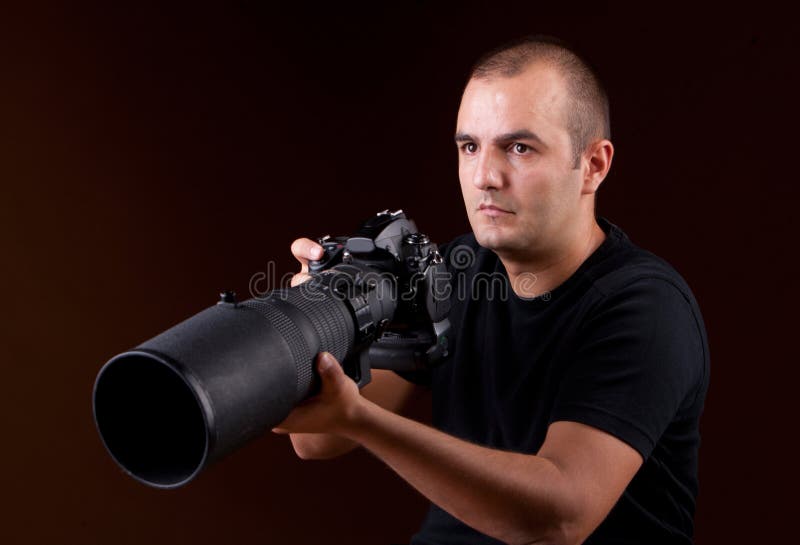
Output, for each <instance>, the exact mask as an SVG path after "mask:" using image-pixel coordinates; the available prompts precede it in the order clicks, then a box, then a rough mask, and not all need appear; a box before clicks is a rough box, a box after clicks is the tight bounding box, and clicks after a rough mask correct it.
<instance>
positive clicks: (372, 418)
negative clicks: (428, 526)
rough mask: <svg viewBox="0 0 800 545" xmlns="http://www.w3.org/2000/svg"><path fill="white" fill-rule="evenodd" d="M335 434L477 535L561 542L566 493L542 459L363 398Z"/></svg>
mask: <svg viewBox="0 0 800 545" xmlns="http://www.w3.org/2000/svg"><path fill="white" fill-rule="evenodd" d="M340 432H341V434H342V435H343V436H345V437H348V438H349V439H351V440H353V441H356V442H358V443H360V444H361V445H363V446H364V447H366V448H367V449H368V450H370V451H371V452H372V453H374V454H375V455H376V456H377V457H378V458H380V459H381V460H383V461H384V462H385V463H386V464H387V465H389V466H390V467H391V468H392V469H394V470H395V471H396V472H397V473H398V474H399V475H400V476H401V477H403V478H404V479H405V480H406V481H408V482H409V483H410V484H411V485H412V486H414V487H415V488H416V489H417V490H419V491H420V492H421V493H422V494H423V495H425V496H426V497H427V498H428V499H430V500H431V501H432V502H434V503H435V504H437V505H438V506H440V507H441V508H443V509H445V510H446V511H448V512H449V513H451V514H452V515H453V516H455V517H456V518H458V519H460V520H461V521H463V522H464V523H466V524H468V525H470V526H472V527H473V528H475V529H477V530H478V531H481V532H483V533H485V534H487V535H489V536H492V537H495V538H497V539H500V540H503V541H505V542H508V543H540V542H541V543H561V542H563V541H564V521H565V520H569V513H570V512H571V510H572V506H571V505H570V504H571V502H570V500H569V496H570V494H569V490H568V486H567V484H566V480H565V479H564V478H563V476H562V474H561V473H560V471H559V469H558V467H556V466H555V465H554V464H553V463H552V462H550V461H549V460H547V459H545V458H542V457H538V456H532V455H526V454H520V453H514V452H505V451H500V450H494V449H489V448H486V447H482V446H479V445H475V444H472V443H469V442H466V441H462V440H460V439H457V438H455V437H452V436H450V435H447V434H445V433H442V432H440V431H438V430H435V429H433V428H430V427H428V426H424V425H422V424H420V423H418V422H415V421H413V420H409V419H407V418H404V417H402V416H399V415H396V414H393V413H391V412H389V411H386V410H384V409H382V408H381V407H379V406H377V405H375V404H374V403H371V402H369V401H368V400H364V403H362V404H360V408H359V411H358V413H357V415H356V416H355V418H353V420H352V422H351V423H349V424H348V425H347V426H346V428H345V429H343V430H340ZM523 476H524V477H523Z"/></svg>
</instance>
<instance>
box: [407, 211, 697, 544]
mask: <svg viewBox="0 0 800 545" xmlns="http://www.w3.org/2000/svg"><path fill="white" fill-rule="evenodd" d="M598 223H599V224H600V226H601V227H602V228H603V230H604V231H605V232H606V235H607V237H606V240H605V241H604V242H603V243H602V244H601V245H600V247H599V248H598V249H597V250H596V251H595V252H594V253H593V254H592V255H591V256H590V257H589V258H588V259H587V260H586V261H585V262H584V263H583V264H582V265H581V266H580V268H579V269H578V270H577V271H576V272H575V273H574V274H573V275H572V276H571V277H570V278H569V279H567V280H566V281H565V282H564V283H563V284H561V285H560V286H558V287H557V288H556V289H554V290H553V291H552V292H550V293H547V294H544V295H541V296H539V297H536V298H532V299H524V298H520V297H518V296H517V295H516V294H515V293H514V291H513V290H512V289H511V288H510V284H509V282H508V275H507V273H506V271H505V268H504V267H503V264H502V263H501V262H500V260H499V259H498V258H497V256H496V254H495V253H494V252H492V251H490V250H488V249H486V248H482V247H481V246H479V245H478V243H477V242H476V240H475V237H474V235H472V234H468V235H463V236H461V237H458V238H456V239H455V240H453V241H451V242H450V243H449V244H446V245H444V246H443V248H442V249H443V254H444V257H445V260H446V263H447V265H448V270H449V271H450V273H451V284H450V288H451V290H452V291H451V295H450V299H451V304H452V310H451V313H450V320H451V323H452V326H453V327H452V333H453V334H452V339H451V350H450V355H449V357H448V358H447V359H446V360H445V361H444V362H443V363H442V364H441V365H440V366H438V367H436V368H434V369H432V370H430V371H429V372H424V373H417V374H413V375H409V374H404V376H406V378H408V379H410V380H412V381H414V382H418V383H422V384H426V385H429V386H430V387H431V389H432V397H433V424H434V426H435V427H437V428H438V429H440V430H442V431H444V432H446V433H449V434H451V435H454V436H456V437H459V438H462V439H465V440H467V441H470V442H473V443H477V444H480V445H485V446H488V447H491V448H497V449H503V450H511V451H516V452H523V453H530V454H535V453H537V452H538V451H539V449H540V447H541V445H542V443H543V441H544V438H545V434H546V432H547V427H548V426H549V424H550V423H552V422H556V421H560V420H569V421H574V422H580V423H583V424H587V425H589V426H593V427H595V428H598V429H601V430H603V431H605V432H607V433H610V434H612V435H614V436H616V437H617V438H619V439H621V440H622V441H624V442H625V443H627V444H629V445H630V446H631V447H633V448H634V449H636V450H637V451H638V452H639V453H640V454H641V455H642V458H643V460H644V463H643V465H642V467H641V469H640V470H639V471H638V473H637V474H636V475H635V477H634V478H633V480H632V481H631V483H630V484H629V486H628V487H627V489H626V490H625V492H624V494H623V495H622V497H621V499H620V500H619V502H618V503H617V504H616V506H615V507H614V508H613V509H612V511H611V513H610V514H609V515H608V517H607V518H606V520H605V521H604V522H603V523H602V524H601V525H600V526H599V527H598V528H597V530H596V531H595V532H594V533H593V534H592V535H591V536H590V537H589V538H588V539H587V541H586V542H585V543H587V544H599V543H603V544H606V543H614V544H618V543H626V544H627V543H630V544H634V543H635V544H645V543H646V544H648V545H653V544H658V543H691V536H692V534H693V518H694V510H695V499H696V496H697V457H698V446H699V443H700V435H699V431H698V424H699V419H700V414H701V412H702V409H703V402H704V399H705V394H706V390H707V387H708V380H709V361H708V347H707V341H706V335H705V328H704V325H703V321H702V317H701V315H700V310H699V309H698V306H697V303H696V301H695V299H694V297H693V296H692V293H691V291H690V290H689V287H688V286H687V285H686V283H685V282H684V280H683V279H682V278H681V277H680V275H678V273H677V272H676V271H675V270H674V269H673V268H672V267H671V266H670V265H669V264H667V263H666V262H664V261H663V260H661V259H660V258H658V257H656V256H655V255H653V254H651V253H649V252H646V251H644V250H642V249H641V248H638V247H637V246H635V245H634V244H632V243H631V241H630V240H629V239H628V237H627V236H626V235H625V234H624V233H623V232H622V231H621V230H620V229H619V228H618V227H616V226H615V225H613V224H611V223H609V222H608V221H606V220H604V219H602V218H600V219H598ZM411 543H412V545H434V544H435V545H445V544H456V543H457V544H459V545H464V544H489V543H492V544H494V543H499V541H497V540H494V539H492V538H490V537H487V536H485V535H483V534H481V533H479V532H477V531H475V530H473V529H472V528H470V527H469V526H467V525H465V524H464V523H462V522H460V521H459V520H457V519H455V518H454V517H452V516H450V515H449V514H448V513H447V512H445V511H444V510H442V509H440V508H439V507H438V506H436V505H431V509H430V511H429V512H428V515H427V517H426V519H425V521H424V523H423V526H422V528H421V529H420V531H419V533H417V534H416V535H415V536H414V538H413V539H412V541H411Z"/></svg>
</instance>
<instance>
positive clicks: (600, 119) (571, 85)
mask: <svg viewBox="0 0 800 545" xmlns="http://www.w3.org/2000/svg"><path fill="white" fill-rule="evenodd" d="M535 62H543V63H545V64H547V65H549V66H551V67H553V68H556V69H557V70H558V71H559V72H560V73H561V75H562V76H563V77H564V79H565V81H566V86H567V92H568V95H569V96H568V97H567V103H566V104H567V108H566V109H567V111H566V118H567V119H566V122H567V131H568V132H569V135H570V141H571V143H572V152H573V160H574V162H575V164H574V166H573V168H577V167H578V165H579V164H580V157H581V154H582V153H583V152H584V151H585V150H586V148H587V147H588V146H589V144H591V143H592V142H593V141H594V140H595V139H598V138H608V139H610V138H611V117H610V112H609V105H608V93H607V92H606V90H605V87H604V86H603V84H602V82H601V81H600V78H599V76H598V75H597V72H596V71H595V70H594V69H593V68H592V67H591V65H590V64H589V62H588V61H587V60H586V59H584V58H583V57H582V56H581V55H579V54H578V53H577V52H576V51H575V49H574V48H572V47H571V46H569V45H568V44H567V43H566V42H564V41H563V40H561V39H559V38H555V37H553V36H545V35H541V34H536V35H532V36H526V37H524V38H520V39H517V40H514V41H513V42H510V43H507V44H505V45H502V46H500V47H498V48H496V49H494V50H492V51H489V52H488V53H486V54H484V55H483V56H482V57H480V58H479V59H478V60H477V62H475V64H474V65H473V66H472V69H471V70H470V74H469V80H472V79H489V78H492V77H498V76H500V77H507V78H510V77H513V76H516V75H519V74H520V73H522V72H523V71H524V70H525V68H527V67H528V66H530V65H531V64H533V63H535Z"/></svg>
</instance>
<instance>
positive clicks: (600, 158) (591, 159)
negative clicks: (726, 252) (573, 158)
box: [581, 138, 614, 195]
mask: <svg viewBox="0 0 800 545" xmlns="http://www.w3.org/2000/svg"><path fill="white" fill-rule="evenodd" d="M613 157H614V145H613V144H612V143H611V141H610V140H607V139H605V138H604V139H602V140H598V141H597V142H594V143H593V144H592V145H591V146H589V149H588V150H587V151H586V152H584V154H583V157H582V158H581V167H582V168H583V172H584V174H583V188H582V191H581V193H582V194H584V195H590V194H594V193H595V192H596V191H597V188H598V187H600V184H601V183H602V182H603V180H604V179H605V177H606V175H607V174H608V170H609V169H610V168H611V159H612V158H613Z"/></svg>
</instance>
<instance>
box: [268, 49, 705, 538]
mask: <svg viewBox="0 0 800 545" xmlns="http://www.w3.org/2000/svg"><path fill="white" fill-rule="evenodd" d="M608 127H609V124H608V106H607V99H606V96H605V92H604V91H603V89H602V87H601V86H600V84H599V82H598V80H597V78H596V77H595V76H594V74H593V72H592V71H591V70H590V69H589V68H588V67H587V66H586V64H585V63H584V62H583V61H582V60H581V59H580V58H579V57H578V56H577V55H575V54H574V53H573V52H572V51H570V50H569V49H567V48H565V47H564V46H562V45H561V44H559V43H558V42H555V41H553V40H549V39H542V38H531V39H526V40H523V41H521V42H518V43H515V44H512V45H511V46H508V47H505V48H502V49H500V50H498V51H496V52H493V53H491V54H489V55H488V56H486V57H485V58H484V59H482V60H481V61H479V62H478V64H477V65H476V67H475V68H474V70H473V72H472V74H471V77H470V79H469V81H468V84H467V86H466V88H465V90H464V94H463V97H462V101H461V106H460V109H459V113H458V121H457V127H456V135H455V140H456V144H457V146H458V150H459V176H460V181H461V189H462V193H463V197H464V203H465V205H466V210H467V214H468V216H469V221H470V225H471V227H472V230H473V233H472V234H469V235H464V236H462V237H459V238H457V239H456V240H454V241H452V242H451V243H450V244H448V245H446V247H445V249H444V253H445V259H446V260H447V262H448V263H449V265H450V270H451V272H455V273H456V274H455V275H454V280H453V287H454V289H453V296H452V297H451V301H452V305H453V306H452V311H451V322H452V323H453V328H454V330H455V333H454V341H453V347H452V350H451V357H449V358H448V360H447V361H445V362H444V363H443V364H442V365H441V366H439V367H437V368H435V369H433V370H432V371H431V372H430V373H429V374H428V375H427V376H423V375H419V374H418V375H415V376H409V377H408V378H410V379H411V380H413V381H415V382H421V383H426V384H427V385H429V386H430V387H431V388H432V391H433V410H434V414H433V423H434V426H435V428H436V429H434V428H431V427H427V426H425V425H422V424H420V423H417V422H415V421H412V420H409V419H407V418H404V417H402V416H400V415H398V414H396V412H397V411H398V410H400V408H401V407H402V405H403V402H404V400H405V399H406V398H407V397H408V395H409V393H410V392H411V391H412V389H413V388H414V386H413V385H412V384H410V383H409V382H406V381H404V380H403V379H401V378H398V376H397V375H394V374H392V373H391V372H387V371H375V372H374V374H373V382H372V384H370V385H368V386H367V387H365V388H364V389H363V391H362V392H361V393H359V390H358V388H357V387H356V386H355V384H354V383H353V382H352V381H351V380H349V379H348V378H347V377H346V376H345V375H344V374H343V372H342V371H341V368H340V367H339V365H337V362H336V361H335V360H333V358H332V357H331V356H330V355H329V354H322V355H320V357H319V359H318V371H319V373H320V376H321V379H322V390H321V393H320V394H319V395H318V396H317V397H316V398H314V399H313V400H311V401H310V402H309V403H307V404H304V405H303V406H301V407H298V408H296V409H295V410H294V411H293V412H292V414H291V415H290V416H289V417H288V418H287V419H286V420H285V421H284V422H283V423H281V425H280V426H279V427H278V428H276V429H275V430H274V431H276V432H277V433H290V434H291V440H292V442H293V445H294V447H295V450H296V452H297V454H298V455H299V456H300V457H301V458H304V459H306V458H326V457H332V456H337V455H339V454H342V453H344V452H347V451H348V450H350V449H352V448H354V447H356V446H358V445H361V446H363V447H365V448H367V449H368V450H370V451H371V452H372V453H373V454H375V455H376V456H377V457H378V458H380V459H381V460H383V461H384V462H385V463H386V464H387V465H389V466H390V467H391V468H392V469H393V470H394V471H396V472H397V473H398V474H399V475H400V476H401V477H403V478H404V479H405V480H407V481H408V482H409V483H410V484H411V485H413V486H414V487H415V488H416V489H417V490H419V491H420V492H421V493H422V494H424V495H425V496H426V497H427V498H428V499H430V500H431V502H432V507H431V510H430V512H429V514H428V517H427V518H426V520H425V522H424V524H423V527H422V529H421V530H420V532H419V533H418V534H417V535H416V536H414V539H413V540H412V544H419V545H428V544H445V543H447V544H449V543H459V544H464V543H497V542H498V540H499V541H500V542H505V543H515V544H516V543H519V544H522V543H554V544H578V543H583V542H586V543H647V544H655V543H690V542H691V536H692V531H693V521H692V519H693V514H694V505H695V498H696V494H697V475H696V473H697V450H698V445H699V432H698V422H699V418H700V414H701V412H702V407H703V402H704V398H705V392H706V389H707V385H708V374H709V370H708V351H707V343H706V338H705V331H704V326H703V323H702V318H701V316H700V313H699V310H698V308H697V304H696V302H695V300H694V298H693V297H692V294H691V292H690V290H689V288H688V287H687V286H686V284H685V283H684V282H683V280H682V279H681V278H680V276H679V275H678V274H677V273H676V272H675V271H674V270H673V269H672V268H671V267H670V266H669V265H668V264H666V263H665V262H663V261H662V260H660V259H659V258H657V257H656V256H654V255H652V254H650V253H648V252H645V251H644V250H641V249H639V248H637V247H636V246H634V245H633V244H632V243H631V242H630V240H629V239H628V238H627V237H626V236H625V234H624V233H622V231H621V230H620V229H619V228H617V227H616V226H614V225H612V224H610V223H609V222H607V221H605V220H603V219H602V218H600V219H599V220H598V219H596V218H595V214H594V204H595V192H596V191H597V189H598V187H599V186H600V184H601V182H602V181H603V180H604V179H605V177H606V175H607V173H608V170H609V168H610V166H611V161H612V157H613V153H614V148H613V146H612V144H611V142H610V140H609V136H610V135H609V128H608ZM319 249H320V248H319V247H318V246H317V245H316V244H315V243H314V242H312V241H310V240H309V239H299V240H297V241H295V243H294V244H293V246H292V251H293V253H294V255H295V256H296V257H297V258H298V259H299V260H300V262H301V263H302V265H303V268H302V272H301V273H300V274H298V275H296V276H295V278H294V279H293V284H297V283H299V282H302V281H304V280H306V279H307V278H308V276H307V274H306V273H307V261H308V260H309V259H313V258H316V257H318V254H317V253H316V252H317V251H319ZM464 250H468V251H469V253H470V255H471V256H472V257H473V259H471V260H470V262H469V263H468V264H467V265H466V266H464V267H459V266H458V264H457V263H458V260H456V259H454V255H455V253H456V252H458V251H460V252H463V251H464ZM482 275H484V276H485V275H499V276H500V278H502V279H504V281H505V282H506V285H507V286H510V287H511V291H510V292H508V293H505V294H503V293H502V291H500V292H498V290H492V289H490V286H492V285H493V284H491V283H489V284H487V283H484V284H483V287H482V288H481V287H480V286H479V285H478V283H476V279H477V278H479V277H481V276H482ZM464 286H466V287H467V289H466V290H463V289H458V288H462V287H464ZM476 286H478V287H476ZM459 294H466V296H465V297H460V296H459Z"/></svg>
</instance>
